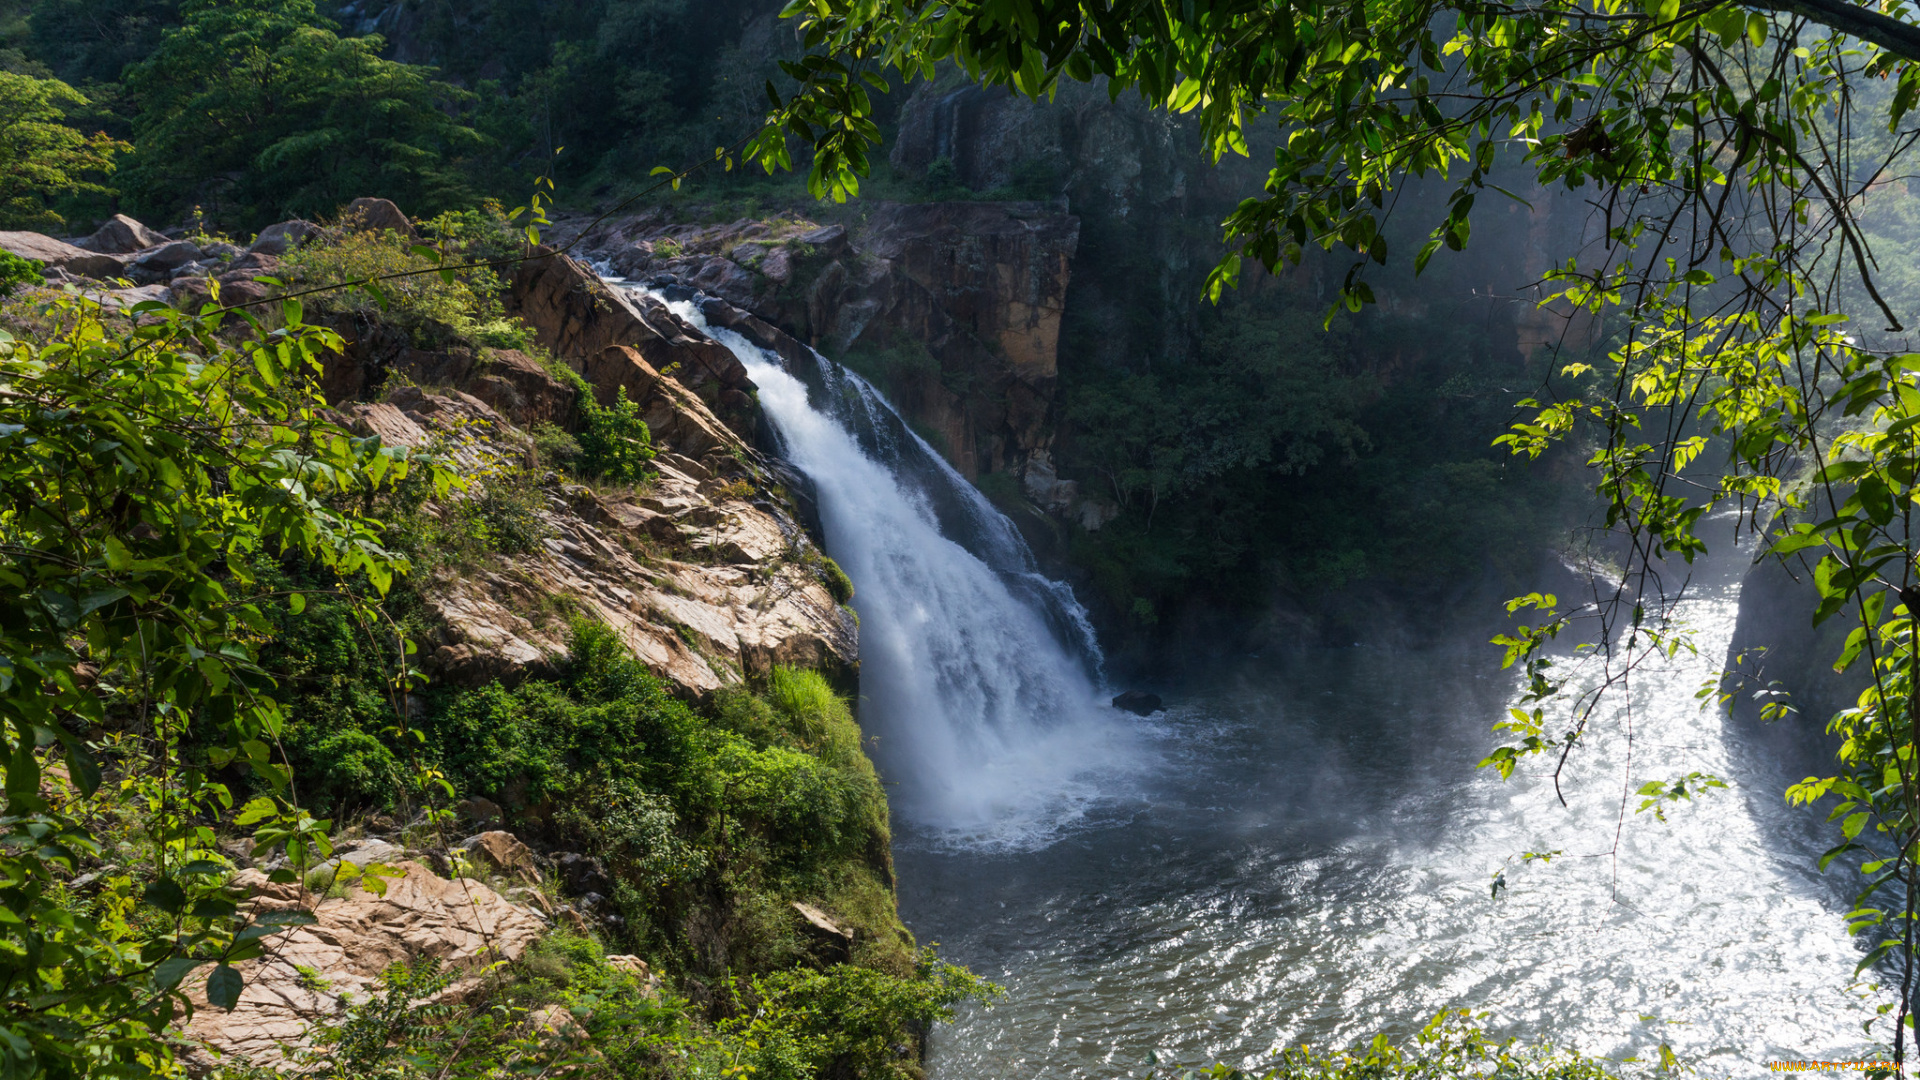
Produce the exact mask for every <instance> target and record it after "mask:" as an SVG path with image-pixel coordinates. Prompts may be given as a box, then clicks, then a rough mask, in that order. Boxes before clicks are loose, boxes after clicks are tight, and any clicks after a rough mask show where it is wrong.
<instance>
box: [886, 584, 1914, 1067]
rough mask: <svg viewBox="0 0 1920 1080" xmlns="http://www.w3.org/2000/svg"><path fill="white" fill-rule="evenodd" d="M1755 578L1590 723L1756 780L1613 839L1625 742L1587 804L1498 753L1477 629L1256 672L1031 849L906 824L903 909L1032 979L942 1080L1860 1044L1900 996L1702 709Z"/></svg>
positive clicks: (1664, 773) (1196, 711) (982, 963)
mask: <svg viewBox="0 0 1920 1080" xmlns="http://www.w3.org/2000/svg"><path fill="white" fill-rule="evenodd" d="M1745 565H1746V559H1745V558H1744V557H1742V556H1741V555H1740V554H1739V553H1738V552H1727V553H1723V554H1721V555H1720V556H1718V557H1717V558H1715V559H1713V560H1712V561H1710V562H1708V563H1707V564H1705V565H1703V566H1701V567H1698V568H1696V570H1695V577H1694V580H1693V582H1692V585H1691V587H1690V588H1689V590H1688V592H1687V596H1688V599H1686V600H1685V601H1684V602H1683V603H1682V605H1681V614H1682V617H1683V618H1685V619H1686V620H1687V621H1688V622H1689V623H1690V624H1691V625H1692V626H1693V628H1694V630H1695V633H1696V635H1697V637H1696V640H1697V643H1698V645H1699V655H1698V656H1697V657H1692V656H1688V655H1686V654H1684V653H1683V654H1682V655H1681V656H1680V657H1679V658H1678V659H1676V660H1674V661H1672V662H1670V663H1666V664H1664V665H1662V666H1660V667H1658V668H1656V669H1649V670H1646V671H1643V672H1642V673H1641V674H1640V675H1639V676H1636V679H1637V682H1636V684H1635V685H1634V687H1633V691H1632V698H1631V700H1632V708H1631V714H1630V717H1629V713H1628V710H1627V708H1626V701H1627V699H1626V698H1624V697H1616V698H1614V699H1613V700H1612V703H1611V704H1610V705H1609V706H1608V707H1607V708H1606V709H1605V711H1604V714H1603V716H1602V717H1601V719H1600V720H1599V721H1597V722H1599V723H1605V724H1609V725H1613V726H1614V729H1615V730H1619V726H1620V725H1622V724H1624V723H1625V722H1626V721H1627V720H1628V719H1629V718H1630V719H1631V721H1632V724H1633V726H1634V732H1635V737H1634V740H1633V743H1632V747H1631V751H1632V753H1633V754H1634V759H1635V771H1634V774H1633V776H1634V781H1633V783H1634V786H1636V787H1637V786H1638V784H1639V783H1641V782H1644V781H1645V780H1648V779H1656V778H1662V777H1672V776H1676V775H1679V774H1682V773H1686V772H1691V771H1695V770H1698V771H1701V772H1707V773H1713V774H1716V775H1720V776H1724V777H1727V778H1728V779H1729V780H1730V782H1731V783H1732V785H1733V787H1732V789H1731V790H1728V791H1713V792H1710V793H1708V794H1707V795H1705V796H1703V797H1702V798H1700V799H1698V800H1696V801H1695V802H1693V803H1692V804H1687V805H1681V806H1680V807H1678V808H1677V809H1675V810H1671V811H1669V813H1668V820H1667V821H1666V822H1664V823H1663V822H1661V821H1660V820H1658V819H1656V818H1655V816H1654V815H1653V814H1652V813H1644V814H1636V813H1634V812H1633V808H1634V807H1635V806H1637V805H1638V803H1639V799H1638V798H1633V799H1632V800H1631V801H1630V802H1629V804H1628V806H1627V808H1626V813H1625V815H1624V826H1621V825H1620V821H1621V819H1622V813H1621V805H1622V779H1623V768H1624V766H1625V764H1626V754H1627V752H1628V747H1627V745H1626V743H1625V742H1624V741H1622V740H1618V739H1609V740H1607V741H1605V742H1604V743H1597V744H1594V745H1592V746H1590V747H1588V748H1587V749H1586V750H1585V751H1583V752H1581V753H1578V754H1576V755H1575V759H1574V763H1573V764H1572V765H1571V766H1570V768H1569V770H1568V773H1567V775H1566V777H1565V779H1564V787H1565V789H1566V793H1567V798H1568V802H1569V804H1570V805H1569V806H1567V807H1564V808H1563V807H1562V806H1561V805H1560V804H1559V802H1558V801H1557V800H1556V799H1555V797H1554V794H1553V791H1552V788H1551V783H1550V781H1548V780H1547V779H1545V778H1544V777H1542V776H1539V775H1520V774H1516V776H1515V778H1514V779H1513V780H1512V781H1510V782H1506V783H1502V782H1500V781H1499V779H1498V777H1497V776H1494V775H1492V774H1490V773H1489V772H1487V771H1485V770H1476V769H1475V768H1474V763H1475V762H1476V761H1477V760H1478V759H1479V758H1480V757H1482V756H1484V754H1485V753H1486V752H1487V750H1488V749H1489V748H1490V746H1491V745H1492V741H1491V736H1490V735H1489V728H1490V726H1491V725H1492V724H1493V723H1494V722H1495V721H1496V720H1498V719H1499V718H1500V717H1501V716H1502V715H1503V714H1504V713H1505V711H1506V708H1507V706H1508V705H1509V704H1510V703H1511V699H1512V697H1513V695H1514V687H1515V685H1516V683H1515V680H1514V678H1513V676H1512V674H1511V673H1507V672H1501V671H1499V670H1498V669H1497V654H1496V653H1495V651H1494V650H1493V649H1492V648H1490V647H1488V646H1485V645H1474V646H1471V647H1459V648H1434V649H1430V650H1425V651H1416V652H1410V653H1409V652H1384V651H1374V650H1369V649H1363V648H1350V649H1337V650H1319V651H1300V652H1293V653H1289V654H1286V655H1274V656H1269V657H1246V658H1239V660H1238V661H1236V663H1235V664H1234V665H1232V666H1231V668H1230V670H1232V671H1233V672H1234V673H1233V674H1232V675H1231V676H1223V677H1221V678H1218V679H1216V680H1215V681H1214V682H1213V684H1212V685H1210V686H1207V687H1205V688H1204V689H1203V690H1201V691H1200V692H1197V693H1192V694H1191V696H1189V697H1187V698H1186V699H1184V700H1181V701H1178V702H1176V703H1174V707H1173V708H1172V709H1171V711H1170V712H1168V713H1163V714H1160V715H1158V716H1156V717H1154V718H1153V720H1152V721H1151V722H1142V724H1141V733H1142V735H1143V736H1144V738H1145V739H1146V740H1147V743H1148V745H1149V746H1150V747H1151V749H1152V752H1153V753H1155V754H1156V755H1157V757H1158V760H1157V762H1155V764H1154V766H1153V767H1152V768H1151V769H1150V770H1149V775H1150V777H1151V779H1150V780H1148V781H1146V782H1145V784H1144V786H1142V787H1141V788H1139V789H1138V790H1137V791H1133V792H1124V793H1122V792H1117V793H1115V796H1114V797H1113V798H1111V799H1109V800H1108V801H1107V803H1106V804H1105V805H1104V806H1103V808H1102V809H1101V815H1102V816H1100V817H1098V818H1097V819H1096V820H1094V821H1092V822H1090V823H1089V824H1088V825H1087V827H1084V828H1082V829H1080V830H1079V831H1077V832H1075V833H1073V834H1070V835H1069V836H1067V837H1066V838H1064V839H1062V840H1060V841H1058V842H1056V843H1054V844H1052V845H1051V846H1049V847H1046V848H1044V849H1041V850H1037V851H1028V852H1024V853H991V852H975V853H967V852H964V851H954V850H952V849H951V848H950V847H947V846H942V845H931V844H927V845H923V844H917V843H916V842H915V839H914V837H913V836H912V835H911V834H910V833H909V834H908V835H905V836H902V837H900V838H899V841H898V844H897V863H898V869H899V879H900V883H901V910H902V913H903V915H904V916H905V918H906V920H907V921H908V923H909V925H910V926H911V927H912V928H913V930H914V931H915V933H916V934H917V935H918V936H919V937H920V939H921V940H922V941H937V942H939V943H940V944H941V946H942V951H943V952H944V953H945V955H947V956H948V957H949V958H951V959H954V960H957V961H959V962H962V963H965V964H967V965H969V966H971V967H972V968H973V969H974V970H975V971H977V972H979V973H980V974H982V975H985V976H987V977H990V978H992V979H994V980H996V981H998V982H1000V983H1002V984H1003V985H1004V986H1005V987H1006V989H1007V997H1006V999H1005V1000H1004V1001H1002V1002H1001V1003H999V1004H997V1005H995V1006H993V1007H992V1008H990V1009H987V1008H981V1007H969V1008H967V1009H965V1010H964V1011H963V1013H962V1015H961V1016H960V1017H959V1018H958V1019H957V1020H956V1022H954V1023H952V1024H948V1025H943V1026H942V1027H940V1028H939V1029H937V1030H936V1032H935V1034H934V1037H933V1040H932V1051H931V1061H930V1065H931V1072H932V1075H933V1076H934V1077H935V1078H937V1080H988V1078H993V1080H1007V1078H1013V1077H1020V1078H1041V1077H1047V1078H1055V1077H1058V1078H1066V1077H1088V1078H1092V1077H1103V1078H1104V1077H1118V1076H1130V1075H1131V1076H1138V1075H1143V1074H1144V1073H1145V1072H1146V1068H1147V1067H1146V1066H1145V1064H1143V1063H1144V1061H1145V1059H1146V1057H1147V1055H1148V1053H1149V1052H1150V1051H1151V1052H1154V1053H1156V1054H1157V1055H1158V1057H1159V1059H1160V1060H1161V1061H1162V1062H1177V1063H1180V1064H1184V1065H1198V1064H1204V1063H1207V1062H1212V1061H1227V1062H1231V1063H1234V1064H1239V1065H1245V1066H1253V1065H1258V1064H1259V1063H1260V1062H1261V1061H1262V1060H1263V1059H1265V1058H1266V1056H1267V1055H1269V1054H1270V1053H1271V1052H1272V1051H1273V1050H1274V1049H1275V1048H1277V1047H1281V1046H1286V1045H1298V1044H1301V1043H1309V1044H1312V1045H1314V1046H1315V1047H1317V1048H1322V1049H1325V1048H1331V1047H1344V1046H1348V1045H1352V1044H1355V1043H1358V1042H1361V1041H1364V1040H1365V1039H1367V1038H1370V1037H1371V1036H1372V1035H1373V1034H1374V1033H1375V1032H1377V1031H1387V1032H1389V1033H1394V1034H1401V1035H1404V1034H1406V1033H1409V1032H1411V1031H1412V1030H1415V1029H1417V1028H1418V1027H1419V1026H1420V1025H1421V1024H1422V1023H1423V1022H1424V1021H1425V1020H1426V1019H1427V1018H1429V1017H1430V1016H1431V1015H1432V1014H1433V1013H1434V1012H1436V1011H1438V1010H1440V1009H1442V1008H1445V1007H1470V1008H1473V1009H1476V1010H1486V1011H1488V1012H1490V1013H1491V1018H1490V1021H1489V1022H1490V1023H1491V1025H1492V1026H1493V1027H1494V1028H1495V1029H1496V1030H1499V1031H1501V1032H1502V1033H1505V1034H1514V1035H1518V1036H1520V1037H1522V1038H1523V1039H1524V1040H1527V1041H1533V1040H1538V1039H1546V1040H1551V1041H1553V1042H1556V1043H1559V1044H1561V1045H1572V1046H1575V1047H1577V1048H1578V1049H1580V1050H1582V1051H1585V1052H1588V1053H1594V1054H1603V1055H1607V1056H1610V1057H1613V1058H1615V1059H1622V1058H1627V1057H1631V1056H1636V1055H1637V1056H1639V1057H1641V1058H1642V1059H1643V1060H1645V1059H1648V1058H1651V1059H1653V1060H1658V1056H1659V1051H1658V1047H1659V1046H1660V1045H1662V1044H1666V1045H1668V1046H1670V1047H1671V1048H1672V1049H1673V1051H1674V1052H1675V1053H1676V1054H1678V1055H1679V1057H1680V1058H1681V1060H1682V1061H1683V1062H1685V1063H1687V1064H1690V1065H1693V1066H1695V1067H1697V1068H1698V1069H1699V1070H1700V1071H1701V1072H1702V1073H1703V1074H1706V1075H1725V1076H1732V1075H1750V1074H1751V1073H1752V1072H1754V1071H1756V1070H1764V1069H1765V1063H1766V1062H1767V1061H1768V1060H1769V1059H1774V1058H1838V1057H1845V1056H1848V1055H1850V1054H1852V1053H1855V1052H1858V1051H1861V1050H1864V1049H1866V1048H1867V1046H1869V1045H1870V1043H1868V1041H1867V1039H1866V1037H1864V1036H1862V1034H1861V1030H1862V1029H1861V1025H1862V1023H1863V1022H1864V1021H1865V1020H1867V1019H1868V1018H1869V1017H1870V1016H1871V1015H1872V1010H1873V1006H1874V1005H1875V1004H1877V1002H1878V1000H1880V999H1879V998H1876V997H1873V996H1871V995H1869V994H1868V992H1867V990H1866V988H1865V987H1864V986H1862V985H1857V984H1855V982H1854V979H1853V976H1852V970H1853V966H1854V964H1855V963H1856V962H1857V959H1858V957H1859V955H1860V954H1859V950H1858V947H1857V946H1856V944H1855V942H1854V941H1853V940H1851V939H1849V938H1848V937H1847V935H1846V933H1845V928H1844V924H1843V919H1842V918H1841V913H1842V912H1843V911H1844V910H1845V907H1844V906H1843V905H1842V904H1841V902H1840V899H1839V898H1838V885H1839V884H1840V883H1836V882H1831V881H1826V880H1823V879H1821V878H1820V877H1819V876H1818V875H1817V874H1815V873H1814V872H1813V870H1812V868H1811V863H1812V857H1811V854H1810V852H1811V851H1817V850H1818V847H1817V846H1816V845H1817V842H1818V840H1819V839H1820V836H1819V835H1818V834H1817V833H1814V832H1812V831H1811V830H1812V828H1813V826H1811V825H1810V824H1809V822H1808V821H1807V818H1806V815H1804V814H1803V813H1801V812H1798V811H1793V810H1790V809H1788V808H1787V807H1786V806H1785V805H1784V803H1783V801H1782V800H1781V798H1780V797H1779V791H1778V787H1777V781H1774V780H1768V781H1766V783H1767V784H1768V785H1769V786H1768V788H1767V789H1766V790H1759V789H1758V788H1756V789H1755V790H1752V791H1747V790H1743V789H1742V777H1743V769H1742V766H1741V764H1740V761H1741V754H1740V749H1741V748H1740V746H1739V734H1738V728H1737V727H1736V726H1735V725H1734V724H1733V722H1732V721H1728V720H1725V719H1723V717H1722V716H1721V714H1720V713H1719V712H1717V711H1715V710H1707V711H1702V710H1701V709H1700V707H1699V703H1698V702H1697V701H1696V699H1695V691H1696V690H1698V689H1699V688H1700V687H1701V685H1702V684H1703V682H1704V681H1705V680H1707V679H1708V678H1710V677H1711V675H1712V672H1713V669H1714V668H1715V667H1716V666H1717V665H1718V663H1720V662H1721V660H1722V659H1723V658H1724V653H1725V649H1726V646H1727V641H1728V637H1729V635H1730V634H1731V632H1732V628H1733V623H1734V617H1735V611H1736V604H1737V574H1738V572H1739V571H1740V570H1741V569H1743V568H1744V566H1745ZM1759 782H1760V781H1759V780H1758V779H1756V784H1757V783H1759ZM1616 828H1619V842H1618V844H1617V845H1616V843H1615V832H1616ZM1527 851H1560V852H1562V853H1563V854H1561V855H1559V856H1556V857H1555V858H1554V859H1553V861H1552V862H1551V863H1550V864H1546V865H1542V864H1540V863H1537V862H1536V863H1532V864H1523V863H1522V861H1521V859H1520V855H1521V854H1522V853H1523V852H1527ZM1502 871H1504V874H1505V881H1506V888H1505V889H1504V890H1503V891H1502V892H1501V893H1500V895H1499V896H1498V897H1495V896H1493V895H1492V888H1491V886H1492V882H1493V878H1494V875H1495V874H1496V873H1499V872H1502ZM1841 873H1842V872H1841V871H1840V870H1838V869H1836V870H1835V875H1836V877H1838V876H1840V875H1841Z"/></svg>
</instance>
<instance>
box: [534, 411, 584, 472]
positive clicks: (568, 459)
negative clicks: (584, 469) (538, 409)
mask: <svg viewBox="0 0 1920 1080" xmlns="http://www.w3.org/2000/svg"><path fill="white" fill-rule="evenodd" d="M531 434H532V435H533V454H534V457H535V458H536V459H538V460H539V462H540V464H542V465H547V466H551V467H553V468H557V469H569V470H571V469H573V468H574V467H575V466H576V465H577V464H578V463H579V461H580V453H581V451H580V440H578V439H576V438H574V437H573V436H572V435H570V434H568V433H567V431H566V429H564V428H562V427H561V426H560V425H558V424H555V423H553V422H552V421H550V420H542V421H540V422H539V423H537V424H535V425H533V431H532V433H531Z"/></svg>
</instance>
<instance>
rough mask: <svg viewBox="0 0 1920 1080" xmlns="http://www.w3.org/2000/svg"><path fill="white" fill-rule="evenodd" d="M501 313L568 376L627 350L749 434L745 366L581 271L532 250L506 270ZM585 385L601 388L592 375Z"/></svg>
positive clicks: (660, 311)
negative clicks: (529, 333)
mask: <svg viewBox="0 0 1920 1080" xmlns="http://www.w3.org/2000/svg"><path fill="white" fill-rule="evenodd" d="M507 310H508V311H509V312H511V313H513V314H516V315H519V316H520V317H521V318H522V319H524V320H525V321H526V322H527V323H528V324H529V325H531V326H533V327H534V328H535V330H536V332H537V334H538V340H539V342H540V344H541V345H542V346H543V347H545V348H547V349H549V350H551V351H552V352H553V353H554V354H555V355H556V356H559V357H561V358H562V359H564V360H566V361H567V362H568V363H569V364H571V365H572V366H573V367H574V369H575V370H576V371H581V372H582V373H587V369H588V367H589V366H590V363H591V361H593V360H594V359H596V358H598V357H601V356H602V355H603V354H605V353H606V352H607V350H609V349H613V348H617V347H619V348H627V349H631V350H633V351H634V352H635V353H636V354H638V355H639V356H640V357H641V358H642V359H644V360H645V361H646V362H647V364H648V365H649V367H650V368H652V369H654V370H655V371H658V370H662V369H667V368H674V382H676V383H678V384H679V385H680V386H682V387H684V388H686V389H688V390H691V391H693V392H694V394H695V395H696V396H698V397H699V399H700V401H701V402H702V404H704V405H705V406H706V408H707V409H708V411H710V412H712V413H713V414H715V416H716V417H718V418H719V419H720V420H721V421H722V422H723V423H725V424H726V425H727V426H728V427H730V428H732V429H733V430H734V431H735V432H736V433H737V434H739V435H741V436H743V437H746V438H751V437H752V434H753V423H754V411H753V405H752V398H751V397H750V396H749V395H750V393H751V391H752V390H753V384H752V382H750V381H749V380H748V379H747V372H746V368H745V367H743V366H742V365H741V363H740V361H739V360H738V359H737V358H735V357H734V355H733V353H731V352H729V351H728V350H727V348H726V347H725V346H724V345H721V344H720V343H719V342H717V341H714V340H713V339H712V338H710V337H707V336H706V335H705V334H703V333H701V332H700V331H699V330H696V329H695V328H694V327H692V326H691V325H688V324H687V323H685V322H683V321H682V320H681V319H679V318H678V317H677V316H675V315H673V313H671V312H669V311H668V310H667V309H666V308H665V307H664V306H661V305H659V304H644V305H643V304H641V303H636V302H635V301H634V300H633V299H632V298H630V297H629V296H628V295H627V294H625V293H624V292H621V291H620V290H617V289H613V288H609V287H608V286H607V285H606V284H605V283H604V282H602V281H601V280H600V278H599V275H597V274H595V273H594V272H593V271H591V270H589V269H587V268H586V267H585V266H582V265H581V264H579V263H577V262H575V261H574V260H572V259H570V258H568V257H566V256H564V255H557V254H555V253H554V252H553V251H552V250H551V249H549V248H538V249H536V250H535V251H534V257H532V258H529V259H527V260H525V261H524V262H522V263H521V264H520V265H519V267H518V268H517V269H516V270H515V271H514V275H513V283H512V287H511V289H510V290H509V291H508V294H507ZM587 381H588V382H590V383H594V384H595V385H596V386H598V385H601V380H600V379H598V378H596V377H595V376H594V375H592V374H587ZM640 390H641V388H639V387H637V386H635V387H629V389H628V396H629V397H631V398H632V399H633V400H634V401H636V402H639V403H640V404H641V405H642V407H643V408H645V407H646V403H645V402H644V401H642V399H641V398H640V397H639V396H638V394H639V392H640ZM647 392H651V386H649V387H648V388H647ZM611 394H612V391H611V390H609V391H608V396H609V397H610V396H611ZM649 422H650V423H651V421H649Z"/></svg>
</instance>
